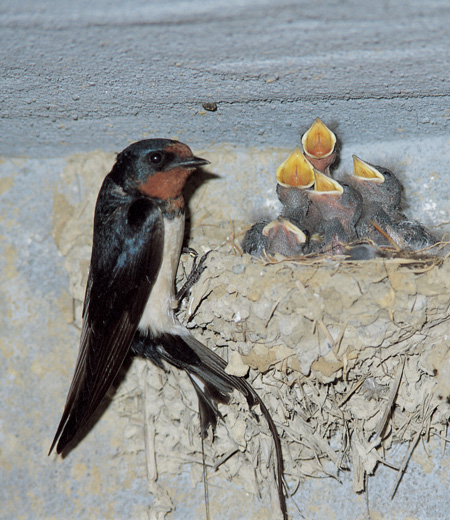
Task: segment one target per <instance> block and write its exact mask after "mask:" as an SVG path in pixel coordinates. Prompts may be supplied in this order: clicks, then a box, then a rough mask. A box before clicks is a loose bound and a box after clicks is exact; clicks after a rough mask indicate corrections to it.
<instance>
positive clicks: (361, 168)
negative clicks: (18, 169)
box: [353, 155, 384, 183]
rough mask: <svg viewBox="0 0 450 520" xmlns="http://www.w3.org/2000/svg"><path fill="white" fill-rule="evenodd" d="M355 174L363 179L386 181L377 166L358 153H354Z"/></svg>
mask: <svg viewBox="0 0 450 520" xmlns="http://www.w3.org/2000/svg"><path fill="white" fill-rule="evenodd" d="M353 175H354V176H355V177H357V178H358V179H360V180H363V181H371V182H379V183H381V182H384V176H383V174H382V173H381V172H380V171H379V170H377V168H375V167H374V166H372V165H371V164H369V163H366V162H365V161H363V160H361V159H360V158H359V157H356V155H353Z"/></svg>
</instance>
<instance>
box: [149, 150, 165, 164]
mask: <svg viewBox="0 0 450 520" xmlns="http://www.w3.org/2000/svg"><path fill="white" fill-rule="evenodd" d="M162 160H163V155H162V153H160V152H153V153H151V154H150V162H151V163H153V164H159V163H160V162H161V161H162Z"/></svg>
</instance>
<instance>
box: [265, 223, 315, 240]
mask: <svg viewBox="0 0 450 520" xmlns="http://www.w3.org/2000/svg"><path fill="white" fill-rule="evenodd" d="M281 228H282V229H283V231H284V232H285V233H290V234H291V235H292V236H293V237H294V238H295V241H296V242H297V243H298V244H304V243H305V242H306V235H305V233H303V231H302V230H301V229H299V228H298V227H297V226H296V225H295V224H292V222H289V220H285V219H284V218H282V217H279V218H278V219H276V220H274V221H272V222H271V223H270V224H267V226H265V227H264V228H263V230H262V233H263V235H264V236H266V237H268V236H269V235H270V234H271V233H272V232H278V231H279V230H280V229H281Z"/></svg>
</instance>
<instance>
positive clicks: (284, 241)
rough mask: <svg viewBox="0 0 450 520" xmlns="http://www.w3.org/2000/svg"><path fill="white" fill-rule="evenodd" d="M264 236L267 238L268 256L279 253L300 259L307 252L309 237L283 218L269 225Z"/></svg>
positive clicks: (263, 232)
mask: <svg viewBox="0 0 450 520" xmlns="http://www.w3.org/2000/svg"><path fill="white" fill-rule="evenodd" d="M262 234H263V235H265V236H266V237H267V240H266V244H265V247H264V250H265V252H266V253H267V254H268V255H274V254H276V253H279V254H281V255H283V256H286V257H298V256H302V255H303V254H305V252H307V248H308V236H307V235H306V234H305V233H304V232H303V231H302V230H301V229H299V228H298V227H297V226H296V225H295V224H293V223H292V221H290V220H287V219H285V218H283V217H278V218H277V219H275V220H274V221H272V222H270V223H269V224H267V225H266V226H265V227H264V228H263V230H262Z"/></svg>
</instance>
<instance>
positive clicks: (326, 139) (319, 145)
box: [302, 118, 336, 159]
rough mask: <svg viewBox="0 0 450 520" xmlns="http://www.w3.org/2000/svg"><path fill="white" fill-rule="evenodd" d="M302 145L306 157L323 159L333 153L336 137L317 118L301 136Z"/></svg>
mask: <svg viewBox="0 0 450 520" xmlns="http://www.w3.org/2000/svg"><path fill="white" fill-rule="evenodd" d="M302 145H303V150H304V151H305V154H306V155H307V156H308V157H313V158H315V159H324V158H325V157H328V156H329V155H331V154H332V153H333V151H334V147H335V145H336V136H335V135H334V133H333V132H332V131H331V130H330V129H329V128H328V127H327V126H326V124H325V123H324V122H323V121H322V120H321V119H320V118H317V119H316V120H315V121H314V123H313V124H312V125H311V128H310V129H309V130H308V131H307V132H306V133H305V134H304V135H303V137H302Z"/></svg>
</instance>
